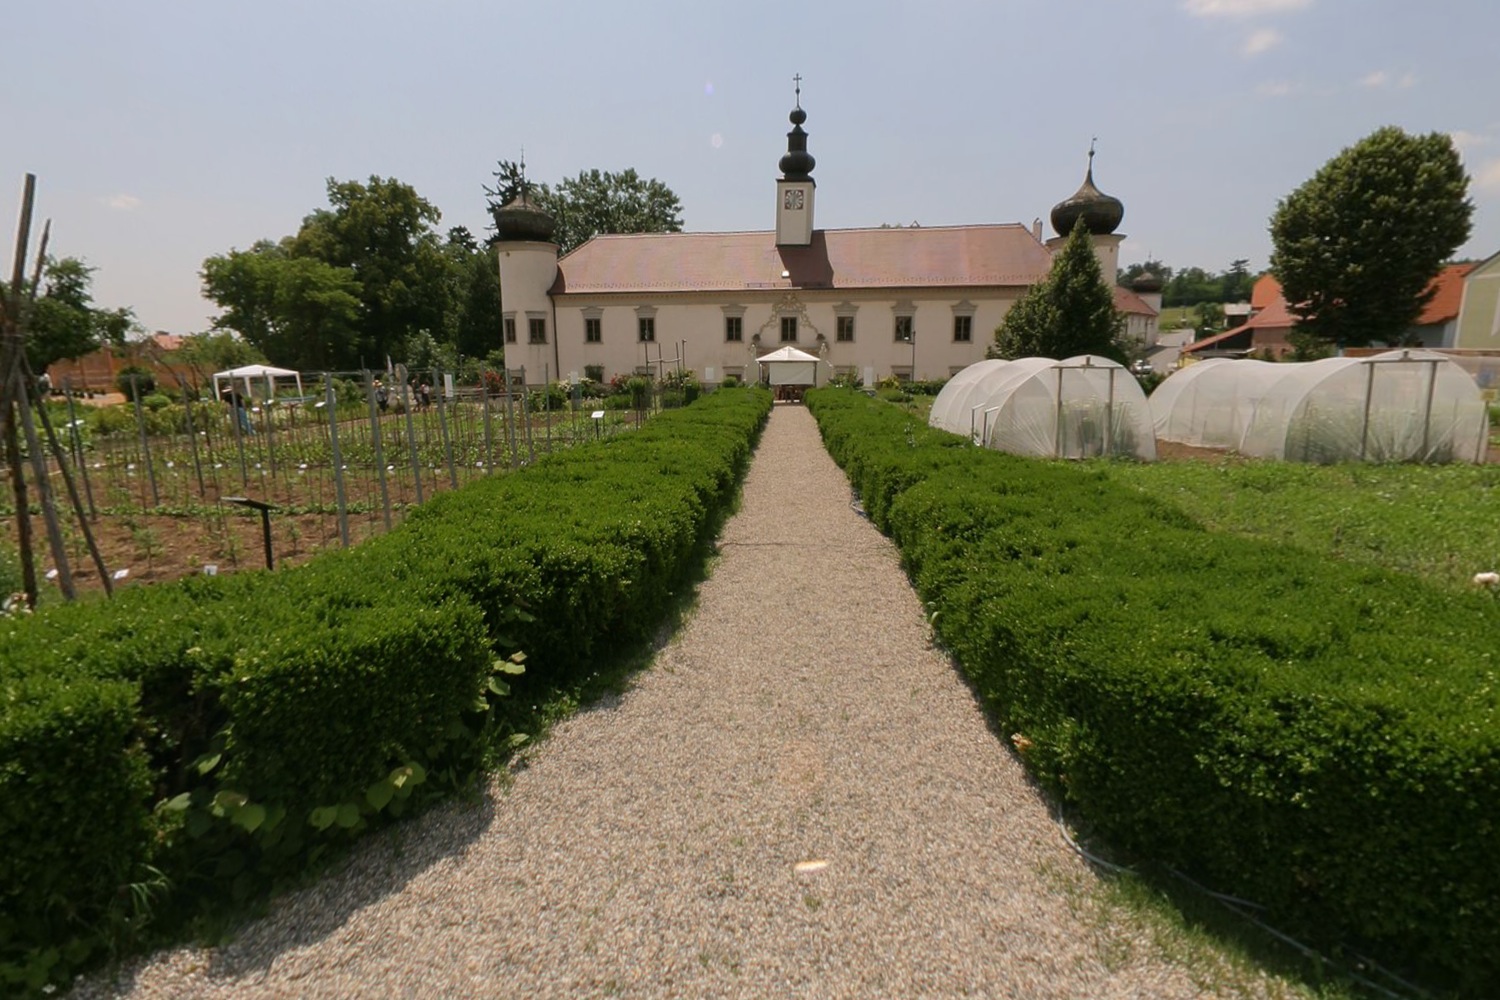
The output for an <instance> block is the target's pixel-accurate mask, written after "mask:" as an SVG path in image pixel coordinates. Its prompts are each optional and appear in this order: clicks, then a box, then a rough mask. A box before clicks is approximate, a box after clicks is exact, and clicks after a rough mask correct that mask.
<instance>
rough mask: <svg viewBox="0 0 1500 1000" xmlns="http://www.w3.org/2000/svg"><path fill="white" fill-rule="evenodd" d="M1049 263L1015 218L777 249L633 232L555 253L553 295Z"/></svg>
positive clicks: (1020, 271)
mask: <svg viewBox="0 0 1500 1000" xmlns="http://www.w3.org/2000/svg"><path fill="white" fill-rule="evenodd" d="M1051 266H1052V257H1051V255H1050V254H1049V253H1048V252H1047V249H1046V247H1044V246H1042V244H1041V243H1040V242H1038V241H1037V239H1036V237H1034V236H1032V234H1031V230H1029V229H1027V228H1026V227H1025V226H1021V225H1014V224H1009V225H993V226H924V227H919V228H890V229H827V230H824V229H819V230H817V231H815V232H814V233H813V241H812V245H810V246H806V247H777V246H776V234H775V233H774V232H754V233H639V234H631V235H617V236H596V237H594V238H593V239H592V240H589V241H588V242H587V243H585V244H584V245H583V246H581V247H579V248H578V249H577V250H574V251H573V252H572V253H570V254H568V255H567V256H566V257H564V258H562V260H561V261H559V262H558V275H557V281H556V282H555V283H554V284H553V286H552V294H554V295H558V294H580V293H600V292H642V291H651V292H710V291H711V292H728V291H741V290H745V289H767V290H773V291H774V290H776V289H786V288H804V289H811V288H830V289H839V288H849V289H853V288H922V287H930V286H938V287H962V286H973V285H980V286H996V285H1000V286H1017V285H1019V286H1025V285H1030V284H1033V283H1035V282H1037V281H1040V280H1041V279H1042V278H1044V277H1046V276H1047V272H1048V270H1049V269H1050V268H1051ZM783 271H787V272H789V273H790V277H789V278H785V279H783V278H782V277H781V273H782V272H783Z"/></svg>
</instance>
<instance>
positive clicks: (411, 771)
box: [0, 393, 770, 988]
mask: <svg viewBox="0 0 1500 1000" xmlns="http://www.w3.org/2000/svg"><path fill="white" fill-rule="evenodd" d="M769 410H770V397H769V395H768V394H766V393H754V394H751V393H726V394H723V395H719V394H715V396H713V397H709V398H707V399H704V400H702V401H700V402H699V403H698V404H696V405H694V406H692V407H686V408H684V409H681V410H676V411H673V412H672V413H670V414H666V415H663V416H661V417H658V418H654V419H653V420H652V421H650V422H648V423H646V424H645V426H643V427H642V428H641V429H640V430H638V431H635V432H633V433H631V434H628V435H620V436H618V437H614V438H608V439H605V440H603V441H599V442H595V443H593V444H589V445H583V446H580V447H578V448H576V449H570V450H568V451H565V452H559V453H557V454H554V455H549V456H546V457H544V458H542V459H541V460H539V461H538V462H537V463H536V464H535V465H534V466H531V467H528V468H527V469H525V470H523V471H521V472H518V473H515V474H511V475H506V476H496V477H493V478H486V479H483V480H478V481H475V482H474V483H471V484H470V485H468V486H466V487H465V488H463V489H461V490H456V491H451V492H446V493H443V494H441V495H440V496H438V497H436V498H434V499H433V500H432V501H430V502H429V503H428V504H427V505H425V506H423V507H421V508H419V509H417V510H416V511H414V512H412V514H411V516H410V517H409V519H408V520H407V522H406V523H405V524H404V525H403V526H402V527H400V528H398V529H397V530H395V531H392V532H390V533H389V534H386V535H383V536H380V537H378V538H376V539H373V540H371V541H370V542H368V543H366V544H364V545H362V546H360V547H358V548H354V549H350V550H341V551H335V552H331V553H328V554H326V555H324V556H321V557H319V558H317V559H315V560H313V561H312V562H310V563H308V564H306V565H305V566H302V567H299V568H296V569H292V570H282V571H279V572H277V573H275V574H267V573H241V574H233V575H228V576H223V577H212V578H210V577H195V578H191V579H188V580H184V581H181V582H179V583H177V584H172V585H164V586H160V587H152V588H133V589H130V590H127V591H124V592H122V593H120V594H119V595H117V596H116V597H115V598H114V599H113V600H111V601H108V602H102V601H101V602H95V603H76V604H70V605H61V606H58V607H56V608H55V609H51V610H48V611H47V612H45V613H41V614H38V615H35V616H28V617H26V618H25V619H0V638H3V642H0V838H3V842H4V843H5V845H6V851H5V852H4V856H3V857H0V982H6V983H23V984H25V983H30V984H32V987H33V988H35V987H36V986H39V985H40V984H41V983H44V982H53V983H58V982H63V981H66V980H67V979H68V978H69V976H70V974H71V971H72V969H74V968H76V967H77V966H78V965H79V964H80V963H82V962H85V961H86V960H87V959H88V957H89V955H91V954H97V953H98V952H99V951H100V950H101V949H102V948H103V947H104V946H105V944H106V942H107V941H108V940H109V939H110V938H111V937H112V936H114V935H115V934H116V933H118V931H119V930H120V928H122V927H123V928H126V929H134V930H139V926H140V925H139V920H138V919H137V917H138V916H139V915H137V916H136V917H132V916H131V914H130V913H128V912H124V911H122V909H121V906H122V903H121V901H122V900H126V901H128V900H131V899H134V898H136V896H137V892H136V890H132V889H130V888H129V886H131V885H135V886H137V887H138V888H139V891H140V892H155V893H158V894H159V895H161V896H162V897H164V899H162V900H157V902H162V903H167V904H170V905H172V906H176V907H179V908H180V907H183V906H185V905H187V903H188V902H189V901H190V900H191V899H192V898H195V897H196V898H200V900H201V899H208V900H215V899H219V898H222V897H225V896H232V897H235V898H243V897H244V896H245V895H247V894H248V893H250V892H253V891H256V888H257V887H258V886H263V885H265V884H266V882H267V880H269V879H272V878H275V877H277V876H279V875H282V874H285V873H288V872H294V871H296V870H298V869H299V867H301V866H305V865H306V864H307V863H308V861H309V860H311V859H315V858H316V857H317V856H318V855H319V854H320V853H321V852H322V851H324V850H325V849H326V848H327V847H328V846H329V845H330V844H334V843H338V842H340V841H343V840H347V839H348V838H349V837H351V836H354V835H357V834H358V833H359V832H360V831H362V830H363V829H365V828H366V827H368V826H370V825H372V824H376V823H379V822H382V821H383V820H384V818H385V817H387V816H393V815H400V813H401V812H402V811H403V810H404V809H405V808H406V807H407V803H408V802H409V801H410V797H411V795H412V794H413V792H412V789H413V788H417V787H418V786H421V787H422V789H423V792H422V793H419V794H436V793H437V792H441V791H444V790H451V789H452V788H454V787H456V786H458V785H460V784H462V783H463V782H465V781H467V780H468V779H469V777H470V776H471V775H472V774H473V773H474V770H475V768H476V767H477V766H478V764H479V763H480V761H481V760H482V754H483V753H484V752H485V748H486V747H488V746H491V745H493V741H495V740H497V739H499V738H500V737H501V736H503V735H505V734H506V733H508V732H510V731H511V730H508V729H506V728H505V727H507V726H510V725H512V724H513V721H514V720H515V719H517V718H527V717H528V716H527V715H526V714H525V713H526V709H525V708H510V707H507V706H505V705H504V703H502V702H497V701H496V699H499V698H501V697H503V696H504V695H505V694H506V693H507V691H508V690H509V688H508V687H507V682H508V679H507V677H505V676H504V675H506V674H508V673H511V672H514V671H515V670H518V669H520V668H519V667H517V666H516V665H515V663H514V662H513V661H511V660H506V661H500V662H498V663H497V662H496V660H495V657H496V654H497V653H498V654H500V655H505V654H509V653H511V652H512V651H514V650H517V649H525V650H526V651H527V652H528V653H529V654H530V658H529V659H528V661H527V664H526V668H525V670H526V672H525V674H524V675H522V676H520V677H519V678H516V679H515V683H516V684H517V691H516V693H517V694H518V695H520V696H521V697H522V698H525V699H527V700H526V701H524V702H523V704H524V705H530V704H534V703H539V702H542V701H545V697H542V696H539V697H537V698H536V702H533V701H532V700H531V699H530V698H529V697H528V696H531V695H545V693H546V692H548V691H551V690H556V689H557V687H558V686H559V685H561V684H563V683H566V682H569V681H570V680H576V679H577V678H579V677H581V676H582V675H583V674H585V673H586V672H587V671H589V670H592V669H594V668H595V666H596V664H597V662H598V660H599V658H600V657H603V656H608V655H610V654H611V653H612V652H613V651H615V650H617V649H618V648H619V646H620V644H621V643H622V642H630V641H633V640H637V639H641V638H643V637H645V636H648V635H649V634H650V633H651V631H652V630H653V629H654V628H655V627H656V626H657V623H659V622H660V620H661V617H662V615H663V613H664V612H665V611H666V610H667V608H668V607H669V606H670V604H671V602H672V601H673V600H674V599H675V595H676V593H677V592H678V591H679V589H680V588H681V587H682V586H683V584H684V582H685V580H686V579H687V576H688V574H689V573H690V572H691V571H692V569H693V567H694V566H696V565H698V564H699V563H701V561H702V559H703V558H705V556H706V552H707V546H706V542H707V541H708V540H709V539H710V538H711V537H712V535H713V533H714V531H715V530H716V527H717V525H718V523H719V521H720V520H721V519H722V517H723V516H724V515H725V514H726V512H727V511H728V510H729V508H730V505H731V503H732V500H733V496H734V490H735V488H736V484H737V483H738V481H739V479H740V477H741V476H742V475H743V473H744V470H745V467H746V465H747V464H748V461H749V456H750V449H751V446H752V444H753V440H754V437H755V435H756V433H757V432H758V429H759V427H760V425H761V423H762V422H763V421H764V419H765V417H766V415H767V413H768V412H769ZM497 671H498V673H497ZM152 872H156V873H157V875H156V876H152ZM153 878H154V879H155V881H154V883H153V884H154V885H155V888H154V889H151V890H147V889H145V888H140V887H143V886H145V885H146V883H147V881H150V880H151V879H153ZM153 905H155V903H153Z"/></svg>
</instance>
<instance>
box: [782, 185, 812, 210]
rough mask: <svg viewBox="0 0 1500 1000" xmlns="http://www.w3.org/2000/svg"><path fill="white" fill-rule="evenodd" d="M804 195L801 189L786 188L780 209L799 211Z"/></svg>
mask: <svg viewBox="0 0 1500 1000" xmlns="http://www.w3.org/2000/svg"><path fill="white" fill-rule="evenodd" d="M805 193H806V192H804V191H803V190H802V189H801V188H788V189H787V191H786V194H785V195H783V196H782V199H781V207H782V208H790V209H794V210H800V209H801V208H802V198H803V196H804V194H805Z"/></svg>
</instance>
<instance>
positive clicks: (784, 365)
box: [756, 346, 818, 385]
mask: <svg viewBox="0 0 1500 1000" xmlns="http://www.w3.org/2000/svg"><path fill="white" fill-rule="evenodd" d="M756 360H757V361H758V362H759V363H760V364H762V365H764V366H765V370H766V379H767V381H769V382H770V383H771V384H772V385H817V384H818V358H817V356H816V355H813V354H808V353H807V352H806V351H799V350H797V349H796V348H795V347H790V346H788V347H783V348H781V349H779V350H775V351H772V352H771V353H770V354H767V355H765V356H764V357H760V358H757V359H756Z"/></svg>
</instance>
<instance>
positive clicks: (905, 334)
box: [505, 316, 974, 344]
mask: <svg viewBox="0 0 1500 1000" xmlns="http://www.w3.org/2000/svg"><path fill="white" fill-rule="evenodd" d="M603 323H604V321H603V320H601V319H599V318H597V317H586V318H585V319H584V321H583V340H584V342H585V343H588V344H598V343H602V342H603V340H604V325H603ZM636 323H637V329H636V332H637V336H638V337H639V339H640V341H641V342H642V343H654V342H655V341H656V317H654V316H642V317H640V318H638V319H637V320H636ZM526 334H527V337H526V340H527V343H530V344H545V343H546V342H547V321H546V319H544V318H540V317H534V316H533V317H528V318H527V320H526ZM915 336H916V326H915V322H914V319H913V317H911V316H897V317H896V341H897V343H901V344H909V343H911V342H912V338H913V337H915ZM973 336H974V317H973V316H954V317H953V340H954V342H955V343H962V344H967V343H969V342H970V341H971V340H972V339H973ZM724 339H725V340H728V341H733V342H735V343H740V342H742V341H743V340H744V339H745V326H744V318H743V317H740V316H726V317H724ZM834 339H835V340H837V341H839V342H841V343H852V342H853V341H854V317H853V316H840V317H838V327H837V330H836V332H835V334H834ZM505 342H506V343H507V344H514V343H515V342H516V321H515V318H514V317H511V316H507V317H505ZM781 342H782V343H783V344H795V343H796V342H797V317H796V316H783V317H781Z"/></svg>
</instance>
